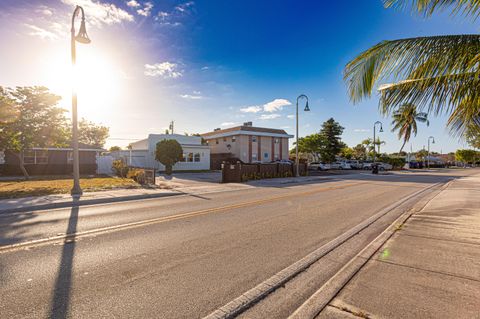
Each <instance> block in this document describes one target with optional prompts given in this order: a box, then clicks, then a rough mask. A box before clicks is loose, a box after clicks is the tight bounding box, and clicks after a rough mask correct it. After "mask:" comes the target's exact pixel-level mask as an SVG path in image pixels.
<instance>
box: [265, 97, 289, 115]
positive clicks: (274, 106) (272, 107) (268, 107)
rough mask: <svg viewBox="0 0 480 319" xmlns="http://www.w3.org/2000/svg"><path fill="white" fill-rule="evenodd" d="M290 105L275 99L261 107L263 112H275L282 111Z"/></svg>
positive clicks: (287, 101) (283, 100) (286, 101)
mask: <svg viewBox="0 0 480 319" xmlns="http://www.w3.org/2000/svg"><path fill="white" fill-rule="evenodd" d="M288 105H292V102H290V101H289V100H286V99H275V100H273V101H271V102H268V103H267V104H265V105H264V106H263V110H264V111H265V112H277V111H280V110H282V109H283V107H284V106H288Z"/></svg>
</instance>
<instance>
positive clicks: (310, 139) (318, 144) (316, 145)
mask: <svg viewBox="0 0 480 319" xmlns="http://www.w3.org/2000/svg"><path fill="white" fill-rule="evenodd" d="M293 144H294V145H295V143H293ZM324 144H325V143H324V140H323V139H322V137H321V136H320V134H318V133H315V134H311V135H307V136H305V137H300V138H299V139H298V152H299V153H308V154H311V155H312V156H313V157H314V158H318V156H319V154H320V149H321V148H322V145H324ZM293 152H295V148H294V149H293Z"/></svg>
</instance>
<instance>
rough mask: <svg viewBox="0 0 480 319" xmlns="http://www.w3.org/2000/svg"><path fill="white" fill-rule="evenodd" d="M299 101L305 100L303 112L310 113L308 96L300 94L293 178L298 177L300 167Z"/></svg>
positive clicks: (298, 98)
mask: <svg viewBox="0 0 480 319" xmlns="http://www.w3.org/2000/svg"><path fill="white" fill-rule="evenodd" d="M300 99H305V100H307V103H306V104H305V109H304V111H305V112H309V111H310V108H309V107H308V96H306V95H305V94H300V95H299V96H298V97H297V131H296V135H295V137H296V140H297V142H296V143H295V168H296V170H295V176H296V177H298V176H300V174H299V171H298V168H299V166H300V165H299V163H300V161H299V158H298V100H300Z"/></svg>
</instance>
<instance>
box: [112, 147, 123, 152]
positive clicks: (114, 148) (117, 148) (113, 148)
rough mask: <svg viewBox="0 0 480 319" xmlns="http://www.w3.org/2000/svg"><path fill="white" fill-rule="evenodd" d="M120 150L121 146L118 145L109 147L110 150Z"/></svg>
mask: <svg viewBox="0 0 480 319" xmlns="http://www.w3.org/2000/svg"><path fill="white" fill-rule="evenodd" d="M121 150H122V148H121V147H120V146H112V147H110V149H109V151H110V152H115V151H121Z"/></svg>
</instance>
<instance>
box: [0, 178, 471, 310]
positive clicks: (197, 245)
mask: <svg viewBox="0 0 480 319" xmlns="http://www.w3.org/2000/svg"><path fill="white" fill-rule="evenodd" d="M469 173H470V172H469V171H468V170H443V171H439V172H433V173H432V172H428V173H426V172H418V173H405V174H393V175H386V176H371V175H370V174H368V173H364V172H359V173H352V174H350V175H342V176H332V177H326V178H324V179H321V180H317V181H314V182H310V183H304V184H298V183H288V184H280V183H278V182H275V181H272V182H269V183H264V184H261V185H262V186H258V187H255V188H249V189H243V190H237V191H230V192H220V193H212V194H202V195H191V196H188V195H187V196H178V197H172V198H160V199H149V200H142V201H131V202H122V203H114V204H106V205H95V206H82V207H74V208H69V209H56V210H50V211H36V212H26V213H12V214H0V282H1V286H0V296H1V297H0V317H1V318H49V317H53V318H67V317H68V318H87V317H89V318H133V317H137V318H138V317H141V318H201V317H203V316H206V315H208V314H210V313H211V312H212V311H214V310H215V309H217V308H219V307H221V306H223V305H225V304H226V303H228V302H229V301H231V300H233V299H235V298H236V297H238V296H239V295H241V294H242V293H244V292H245V291H247V290H249V289H251V288H252V287H254V286H255V285H257V284H259V283H261V282H262V281H264V280H266V279H268V278H270V277H271V276H273V275H274V274H276V273H277V272H279V271H280V270H282V269H284V268H286V267H288V266H289V265H291V264H292V263H294V262H296V261H298V260H299V259H301V258H302V257H304V256H306V255H307V254H309V253H310V252H312V251H314V250H315V249H317V248H318V247H320V246H322V245H324V244H325V243H328V242H329V241H331V240H332V239H335V238H336V237H338V236H339V235H341V234H342V233H344V232H345V231H347V230H349V229H351V228H352V227H354V226H356V225H358V224H359V223H361V222H362V221H364V220H366V219H367V218H369V217H370V216H372V215H374V214H375V213H377V212H378V211H380V210H381V209H382V208H384V207H386V206H388V205H390V204H392V203H394V202H396V201H398V200H400V199H402V198H403V197H405V196H407V195H409V194H413V193H415V192H418V191H419V190H422V189H424V188H426V187H429V186H431V185H434V184H436V183H439V182H446V181H448V180H450V179H452V178H455V177H459V176H463V175H465V174H469ZM65 234H69V235H68V236H67V237H66V238H65ZM370 237H371V236H370ZM370 237H369V238H370ZM353 246H355V245H353ZM353 246H348V245H347V246H343V247H340V248H339V249H341V250H342V251H341V254H342V255H343V256H349V254H354V253H355V252H356V251H357V250H358V249H360V248H361V247H353ZM357 246H358V245H357ZM350 250H351V251H350ZM341 266H342V264H341V262H339V261H338V262H337V263H336V264H335V265H333V264H332V265H331V266H329V269H330V270H332V271H333V270H334V268H335V269H337V268H339V267H341ZM313 288H314V287H313ZM313 288H312V289H313ZM272 297H274V296H272ZM288 298H289V299H293V298H294V297H292V296H290V297H288ZM277 299H278V298H277ZM274 302H275V301H274V300H273V301H271V302H270V303H274ZM279 302H280V301H279ZM301 303H302V300H299V301H298V302H291V303H288V302H286V303H285V305H284V306H283V307H278V309H281V311H280V312H279V313H278V314H275V316H287V315H288V312H289V311H294V309H289V307H294V306H295V305H297V304H301ZM258 307H259V309H260V308H261V307H263V305H261V304H259V305H258ZM272 308H275V307H274V306H272V305H267V306H265V307H264V309H263V310H261V309H260V310H259V311H258V312H257V313H256V312H255V311H256V310H255V307H254V308H252V309H251V310H249V311H248V312H246V313H244V314H243V315H244V316H245V317H263V316H264V315H265V313H264V312H262V311H273V310H271V309H272ZM265 309H266V310H265ZM268 309H270V310H268ZM267 313H270V314H271V312H267ZM246 314H249V315H246Z"/></svg>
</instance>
